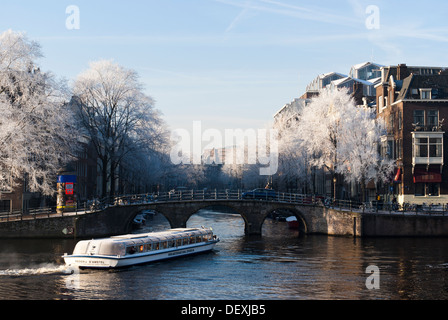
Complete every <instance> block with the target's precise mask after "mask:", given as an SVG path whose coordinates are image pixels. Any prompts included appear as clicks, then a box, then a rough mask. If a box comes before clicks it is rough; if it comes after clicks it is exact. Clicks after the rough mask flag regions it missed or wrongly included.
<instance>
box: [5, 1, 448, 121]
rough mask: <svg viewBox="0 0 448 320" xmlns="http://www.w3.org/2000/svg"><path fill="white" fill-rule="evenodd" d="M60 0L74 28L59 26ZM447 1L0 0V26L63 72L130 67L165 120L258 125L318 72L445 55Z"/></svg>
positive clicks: (45, 64)
mask: <svg viewBox="0 0 448 320" xmlns="http://www.w3.org/2000/svg"><path fill="white" fill-rule="evenodd" d="M69 5H76V6H77V7H78V8H79V10H80V29H79V30H68V29H67V28H66V24H65V22H66V19H67V18H68V14H66V8H67V6H69ZM369 5H374V6H376V7H377V8H378V9H379V17H380V20H379V29H368V28H367V27H366V24H365V21H366V19H367V18H368V17H369V14H367V13H366V8H367V7H368V6H369ZM446 12H448V2H446V1H434V0H427V1H424V2H422V1H389V0H388V1H375V0H369V1H363V0H346V1H344V0H342V1H293V0H278V1H277V0H145V1H138V0H130V1H113V0H112V1H111V0H108V1H103V0H95V1H82V0H70V1H61V0H57V1H56V0H54V1H5V0H3V1H2V5H1V11H0V31H4V30H6V29H13V30H15V31H24V32H26V33H27V35H28V37H29V38H30V39H33V40H36V41H38V42H40V44H41V45H42V50H43V53H44V55H45V57H44V58H43V59H42V60H41V61H40V65H41V66H42V68H43V69H44V70H46V71H52V72H53V73H54V74H56V75H57V76H60V77H65V78H67V79H68V80H69V81H72V80H74V79H75V78H76V76H77V74H79V73H80V72H82V71H83V70H85V69H86V68H88V63H89V61H94V60H98V59H114V60H115V61H116V62H118V63H120V64H122V65H123V66H125V67H128V68H132V69H135V70H136V71H137V72H138V73H139V75H140V77H141V81H142V82H143V83H144V85H145V90H146V92H147V93H148V94H149V95H151V96H152V97H153V98H154V99H155V100H156V102H157V104H156V107H157V108H158V109H159V110H161V111H162V113H163V114H164V119H165V121H166V122H167V123H168V125H169V126H170V128H171V129H179V128H184V129H187V130H190V129H191V127H192V125H193V121H202V126H203V128H215V129H219V130H223V129H234V128H242V129H246V128H253V129H257V128H263V127H264V126H265V125H266V124H267V123H268V122H269V121H271V120H272V117H273V115H274V114H275V112H277V111H278V110H279V109H280V108H281V107H282V106H283V105H284V104H286V103H288V102H290V101H292V100H293V99H294V98H297V97H299V96H300V95H301V94H302V93H303V92H304V90H305V87H306V85H307V84H308V83H309V82H310V81H312V80H313V78H315V77H316V76H317V75H318V74H321V73H325V72H330V71H337V72H341V73H345V74H348V72H349V70H350V67H351V66H352V65H354V64H358V63H361V62H365V61H372V60H373V61H374V62H377V63H380V64H384V65H390V64H398V63H407V64H408V65H431V66H448V63H447V57H448V54H447V53H448V32H447V31H448V22H447V19H446Z"/></svg>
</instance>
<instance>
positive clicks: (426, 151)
mask: <svg viewBox="0 0 448 320" xmlns="http://www.w3.org/2000/svg"><path fill="white" fill-rule="evenodd" d="M414 144H415V154H414V156H415V157H420V158H426V157H430V158H431V157H432V158H437V157H438V158H440V157H442V152H443V148H442V138H429V137H425V138H415V141H414Z"/></svg>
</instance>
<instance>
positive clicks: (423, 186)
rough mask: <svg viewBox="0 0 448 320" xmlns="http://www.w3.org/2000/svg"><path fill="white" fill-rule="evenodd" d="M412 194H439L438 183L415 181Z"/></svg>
mask: <svg viewBox="0 0 448 320" xmlns="http://www.w3.org/2000/svg"><path fill="white" fill-rule="evenodd" d="M414 186H415V192H414V195H415V196H416V197H438V196H440V183H416V184H415V185H414Z"/></svg>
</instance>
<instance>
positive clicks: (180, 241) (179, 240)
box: [176, 239, 182, 247]
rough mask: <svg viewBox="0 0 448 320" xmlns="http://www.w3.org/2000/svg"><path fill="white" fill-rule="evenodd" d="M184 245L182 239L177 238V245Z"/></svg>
mask: <svg viewBox="0 0 448 320" xmlns="http://www.w3.org/2000/svg"><path fill="white" fill-rule="evenodd" d="M181 245H182V239H177V240H176V247H180V246H181Z"/></svg>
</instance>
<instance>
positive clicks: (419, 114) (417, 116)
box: [414, 110, 425, 126]
mask: <svg viewBox="0 0 448 320" xmlns="http://www.w3.org/2000/svg"><path fill="white" fill-rule="evenodd" d="M414 124H416V125H420V126H424V125H425V111H424V110H414Z"/></svg>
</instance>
